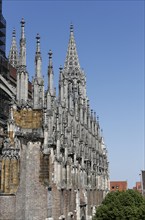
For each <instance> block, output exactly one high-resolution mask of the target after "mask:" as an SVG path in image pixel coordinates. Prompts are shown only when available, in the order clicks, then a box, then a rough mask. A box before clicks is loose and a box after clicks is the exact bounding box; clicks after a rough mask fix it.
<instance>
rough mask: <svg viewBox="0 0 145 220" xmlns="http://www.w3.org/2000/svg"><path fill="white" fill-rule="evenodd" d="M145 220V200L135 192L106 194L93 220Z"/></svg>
mask: <svg viewBox="0 0 145 220" xmlns="http://www.w3.org/2000/svg"><path fill="white" fill-rule="evenodd" d="M111 219H114V220H126V219H127V220H145V198H144V197H143V196H142V195H141V194H140V193H139V192H137V191H134V190H131V189H129V190H127V191H123V192H120V191H116V192H110V193H108V194H107V196H106V197H105V199H104V200H103V202H102V204H101V205H100V206H99V207H98V208H97V209H96V214H95V216H94V218H93V220H111Z"/></svg>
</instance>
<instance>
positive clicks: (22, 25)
mask: <svg viewBox="0 0 145 220" xmlns="http://www.w3.org/2000/svg"><path fill="white" fill-rule="evenodd" d="M24 26H25V20H24V18H22V20H21V27H24Z"/></svg>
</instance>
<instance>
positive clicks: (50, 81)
mask: <svg viewBox="0 0 145 220" xmlns="http://www.w3.org/2000/svg"><path fill="white" fill-rule="evenodd" d="M48 55H49V64H48V91H49V92H50V94H51V95H54V88H53V64H52V51H51V50H49V53H48Z"/></svg>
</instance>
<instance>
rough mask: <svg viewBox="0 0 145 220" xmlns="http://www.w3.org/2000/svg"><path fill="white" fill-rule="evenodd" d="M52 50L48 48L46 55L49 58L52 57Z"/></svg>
mask: <svg viewBox="0 0 145 220" xmlns="http://www.w3.org/2000/svg"><path fill="white" fill-rule="evenodd" d="M52 54H53V53H52V50H49V52H48V55H49V59H51V58H52Z"/></svg>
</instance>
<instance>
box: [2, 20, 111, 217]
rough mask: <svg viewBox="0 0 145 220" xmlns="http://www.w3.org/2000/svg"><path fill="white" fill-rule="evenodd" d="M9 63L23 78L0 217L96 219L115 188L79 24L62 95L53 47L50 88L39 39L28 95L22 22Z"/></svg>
mask: <svg viewBox="0 0 145 220" xmlns="http://www.w3.org/2000/svg"><path fill="white" fill-rule="evenodd" d="M9 63H10V64H11V65H12V66H13V67H14V68H16V70H17V74H16V77H17V79H16V90H15V94H14V95H13V96H12V98H11V102H10V110H9V117H8V120H7V132H6V134H5V135H3V136H2V135H1V137H3V141H2V142H1V145H2V147H1V148H2V152H1V160H0V163H1V188H0V190H1V191H0V219H3V220H6V219H7V220H34V219H35V220H59V219H66V220H71V219H74V220H90V219H92V216H93V214H94V212H95V208H96V207H97V206H98V205H100V203H101V201H102V199H103V198H104V196H105V195H106V193H107V192H108V190H109V171H108V157H107V150H106V147H105V144H104V141H103V137H102V133H101V129H100V125H99V120H98V118H96V113H94V112H93V111H92V110H90V105H89V99H88V97H87V93H86V76H85V73H84V71H83V70H82V69H81V67H80V63H79V58H78V54H77V49H76V43H75V38H74V30H73V26H72V25H71V26H70V37H69V43H68V49H67V55H66V59H65V63H64V67H63V68H62V67H60V69H59V88H58V89H59V92H58V96H56V91H55V88H54V83H53V78H54V72H53V62H52V51H51V50H50V51H49V62H48V86H47V90H46V91H45V89H44V79H43V77H42V72H41V65H42V58H41V50H40V36H39V35H37V37H36V54H35V70H36V71H35V76H34V78H33V81H32V92H31V94H29V92H28V91H29V83H28V81H29V77H28V72H27V67H26V38H25V21H24V19H22V21H21V39H20V56H19V57H18V50H17V46H16V37H15V31H13V38H12V46H11V50H10V53H9Z"/></svg>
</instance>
